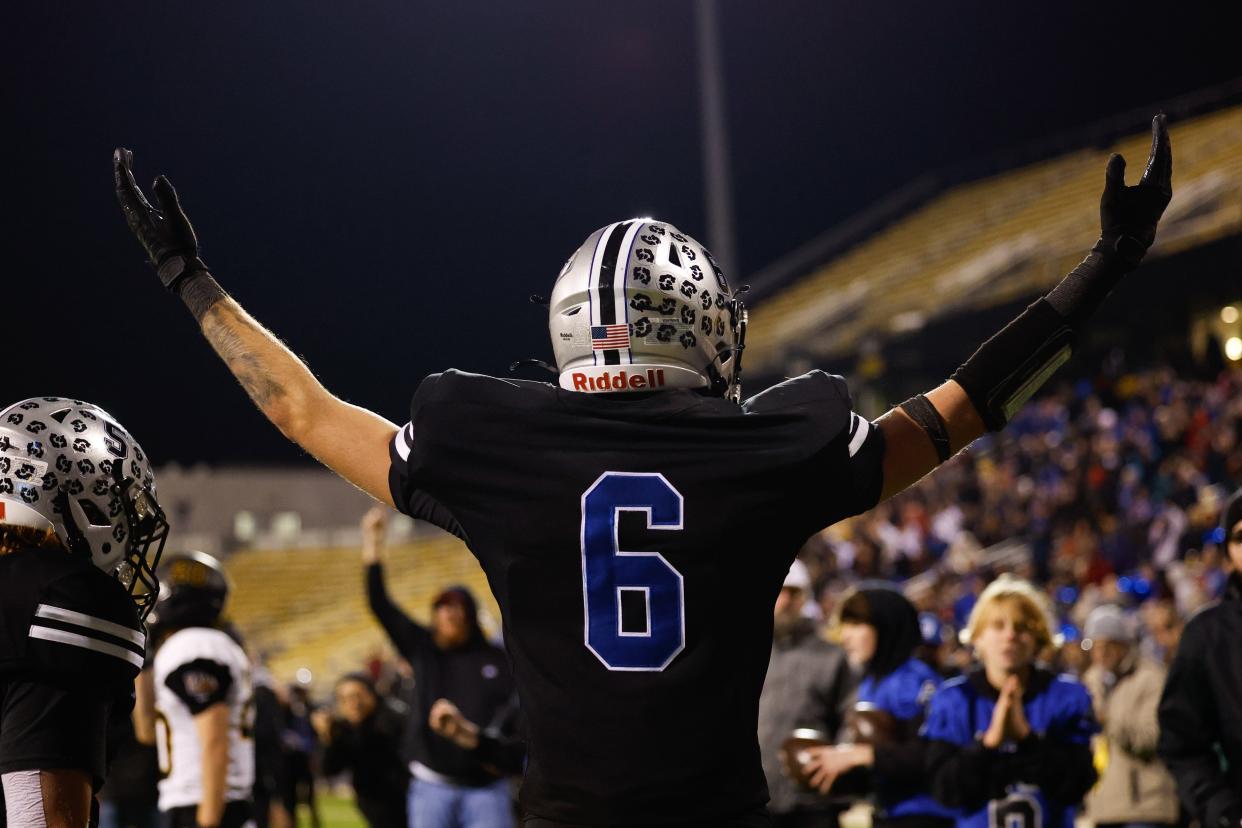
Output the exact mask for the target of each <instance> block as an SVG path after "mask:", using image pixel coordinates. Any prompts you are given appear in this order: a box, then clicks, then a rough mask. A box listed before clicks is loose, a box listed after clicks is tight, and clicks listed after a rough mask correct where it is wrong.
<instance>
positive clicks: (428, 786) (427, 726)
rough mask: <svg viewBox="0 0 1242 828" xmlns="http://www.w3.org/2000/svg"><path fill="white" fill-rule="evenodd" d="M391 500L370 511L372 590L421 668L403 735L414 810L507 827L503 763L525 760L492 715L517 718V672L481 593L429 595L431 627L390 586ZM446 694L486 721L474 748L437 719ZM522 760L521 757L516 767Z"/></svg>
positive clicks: (430, 820)
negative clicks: (486, 631)
mask: <svg viewBox="0 0 1242 828" xmlns="http://www.w3.org/2000/svg"><path fill="white" fill-rule="evenodd" d="M384 530H385V510H384V509H383V508H382V507H376V508H375V509H372V510H371V511H370V512H368V513H367V516H366V517H365V518H364V519H363V562H364V563H365V564H366V588H367V598H368V600H369V602H370V605H371V611H372V612H373V613H374V614H375V617H376V619H377V620H378V621H379V622H380V625H381V626H383V628H384V631H385V632H386V633H387V634H388V638H389V639H390V640H391V641H392V644H393V646H394V647H395V648H396V650H397V652H398V653H400V654H401V656H402V657H403V658H405V659H406V660H407V661H408V662H409V663H410V665H411V666H412V667H413V668H414V693H413V698H412V699H409V700H408V701H409V704H410V717H409V720H408V724H407V726H406V731H405V738H404V750H403V753H404V757H405V759H406V760H407V761H408V762H409V765H410V774H411V775H412V777H413V779H411V781H410V790H409V803H408V804H409V807H408V817H409V822H410V825H411V826H415V825H416V826H418V828H507V827H508V826H512V825H513V807H512V804H511V802H510V795H509V786H508V782H507V780H506V779H505V778H504V776H503V773H507V772H515V771H517V770H520V765H521V761H520V758H515V755H514V754H515V753H516V754H517V755H518V757H520V753H521V751H520V747H516V746H515V744H514V742H513V740H512V739H509V738H506V737H505V736H503V735H501V734H499V733H497V732H496V729H495V728H493V727H490V725H491V723H493V722H495V721H497V720H498V718H504V719H506V720H511V719H512V698H513V695H514V690H515V688H514V683H513V676H512V673H511V672H510V669H509V662H508V660H507V659H506V658H505V654H504V651H503V650H502V649H500V648H499V647H497V646H495V645H493V644H491V643H489V642H488V641H487V639H486V638H485V637H484V635H483V631H482V629H481V628H480V627H479V619H478V607H477V605H476V604H475V600H474V596H473V595H471V593H470V591H469V590H468V589H466V588H465V587H462V586H453V587H449V588H448V589H445V590H444V591H442V592H441V593H440V594H439V595H437V596H436V598H435V600H434V601H433V602H432V623H431V627H430V628H427V627H424V626H422V625H421V624H418V623H416V622H415V621H414V620H413V619H412V618H410V617H409V616H408V615H406V614H405V612H404V611H403V610H402V609H401V608H400V607H398V606H397V605H396V604H395V603H393V601H392V599H391V598H390V597H389V595H388V591H387V589H386V588H385V586H384V569H383V564H382V563H381V561H380V547H381V546H382V543H383V535H384ZM441 699H447V700H448V701H449V702H451V703H452V704H453V706H454V707H455V708H456V709H457V710H459V711H460V712H461V715H462V716H464V717H465V718H466V719H468V720H469V721H471V722H479V723H486V725H489V726H485V727H484V728H483V729H482V731H481V737H480V738H479V739H478V741H477V744H476V745H475V747H474V748H473V749H467V748H465V747H462V746H461V745H460V744H458V743H457V742H455V741H452V740H450V739H447V738H445V737H444V736H441V735H439V734H438V733H437V732H436V731H435V730H434V729H433V727H432V723H431V714H432V708H433V707H434V706H435V704H436V702H437V701H439V700H441ZM515 765H516V767H515Z"/></svg>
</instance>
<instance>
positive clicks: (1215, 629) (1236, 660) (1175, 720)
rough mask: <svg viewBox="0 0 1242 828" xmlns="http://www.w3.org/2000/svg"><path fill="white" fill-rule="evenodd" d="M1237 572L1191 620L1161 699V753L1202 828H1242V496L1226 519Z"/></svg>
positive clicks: (1228, 509)
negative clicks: (1214, 600)
mask: <svg viewBox="0 0 1242 828" xmlns="http://www.w3.org/2000/svg"><path fill="white" fill-rule="evenodd" d="M1220 529H1221V536H1222V541H1223V543H1224V546H1225V549H1226V550H1227V551H1228V553H1229V560H1230V562H1231V563H1232V565H1233V572H1232V573H1231V574H1230V575H1229V580H1228V582H1227V585H1226V587H1225V594H1224V596H1223V597H1222V598H1221V600H1220V601H1219V602H1218V603H1216V604H1214V605H1211V606H1209V607H1207V608H1205V609H1203V610H1201V611H1200V612H1199V614H1198V615H1196V616H1195V617H1193V618H1191V619H1190V621H1189V622H1187V624H1186V628H1185V630H1184V631H1183V632H1182V638H1181V641H1180V642H1179V644H1178V649H1177V655H1175V656H1174V658H1173V664H1172V666H1171V667H1170V668H1169V676H1168V679H1167V680H1166V682H1165V685H1164V694H1163V695H1162V696H1161V698H1160V708H1159V717H1160V741H1159V744H1158V746H1157V752H1158V753H1159V755H1160V758H1161V759H1163V760H1164V762H1165V764H1166V765H1168V766H1169V770H1170V771H1172V773H1173V778H1174V779H1176V780H1177V791H1178V794H1179V795H1180V796H1181V800H1182V803H1183V804H1184V805H1185V806H1186V809H1187V810H1188V811H1190V813H1191V815H1192V816H1193V817H1195V818H1196V819H1198V820H1199V824H1200V825H1202V826H1203V828H1239V826H1242V490H1240V491H1238V492H1236V493H1235V494H1234V495H1233V497H1232V498H1230V500H1229V502H1228V503H1226V504H1225V509H1224V511H1223V512H1222V514H1221V525H1220Z"/></svg>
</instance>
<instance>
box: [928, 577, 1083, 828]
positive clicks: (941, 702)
mask: <svg viewBox="0 0 1242 828" xmlns="http://www.w3.org/2000/svg"><path fill="white" fill-rule="evenodd" d="M1050 618H1051V613H1050V612H1049V610H1048V608H1047V606H1046V599H1045V598H1044V597H1043V595H1042V594H1041V593H1040V592H1039V591H1038V590H1037V589H1036V588H1035V587H1034V586H1032V585H1031V584H1030V583H1028V582H1026V581H1024V580H1021V579H1020V578H1014V577H1011V576H1008V575H1002V576H1001V577H1000V578H997V579H996V580H995V581H993V582H992V583H991V584H989V585H988V587H987V588H986V589H984V591H983V592H982V593H981V594H980V595H979V600H978V602H977V603H976V604H975V607H974V609H973V610H972V611H971V613H970V619H969V621H968V623H967V626H966V633H967V636H968V638H969V640H970V642H971V643H972V644H973V645H974V648H975V654H976V656H977V657H978V659H979V662H980V664H979V666H978V667H975V668H972V669H970V670H967V672H966V674H965V675H963V676H960V677H958V678H955V679H951V680H949V681H947V682H945V683H944V685H943V686H942V687H941V688H940V689H939V690H937V691H936V694H935V695H934V696H933V697H932V700H931V704H930V705H929V706H928V711H927V724H926V726H925V727H924V729H923V737H924V738H925V739H927V740H928V741H929V746H928V748H927V751H928V753H927V759H928V769H929V771H930V773H931V787H932V793H933V794H934V795H935V796H936V798H937V799H938V800H940V801H941V802H942V803H944V804H945V805H948V806H950V807H953V808H956V809H958V817H957V828H996V826H1004V828H1073V826H1074V815H1075V809H1076V806H1077V805H1078V804H1079V803H1080V802H1081V801H1082V798H1083V796H1084V795H1085V794H1086V793H1087V791H1089V790H1090V789H1091V786H1092V785H1093V784H1095V780H1096V772H1095V768H1094V766H1093V764H1092V755H1091V747H1090V739H1091V736H1092V734H1094V733H1095V732H1096V731H1097V730H1098V729H1099V728H1098V727H1097V725H1096V722H1095V718H1094V716H1093V713H1092V708H1091V697H1090V695H1089V694H1088V693H1087V689H1086V688H1085V687H1084V686H1083V685H1081V684H1079V683H1078V681H1077V680H1075V679H1073V678H1071V677H1069V676H1066V675H1057V674H1056V673H1053V672H1051V671H1049V670H1047V669H1046V668H1044V667H1042V666H1040V665H1039V664H1037V663H1036V656H1037V655H1038V653H1039V652H1040V651H1041V650H1043V649H1044V648H1045V647H1047V646H1048V645H1049V644H1050V643H1051V641H1052V625H1051V622H1050Z"/></svg>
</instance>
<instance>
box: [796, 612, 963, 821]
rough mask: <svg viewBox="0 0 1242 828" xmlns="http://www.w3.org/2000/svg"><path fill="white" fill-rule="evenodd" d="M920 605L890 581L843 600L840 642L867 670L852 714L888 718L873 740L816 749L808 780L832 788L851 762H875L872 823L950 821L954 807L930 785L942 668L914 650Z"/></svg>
mask: <svg viewBox="0 0 1242 828" xmlns="http://www.w3.org/2000/svg"><path fill="white" fill-rule="evenodd" d="M922 640H923V637H922V633H921V630H920V628H919V616H918V611H917V610H915V608H914V605H913V604H911V603H910V602H909V601H908V600H906V598H905V596H903V595H902V594H901V593H900V592H898V591H897V590H895V589H891V588H888V587H875V588H869V589H860V590H858V591H857V592H854V593H853V594H852V595H850V596H849V597H848V598H846V599H845V601H844V603H842V605H841V646H842V647H843V648H844V649H845V653H846V657H847V658H848V659H849V660H850V664H851V665H852V666H854V667H855V668H856V669H859V670H860V671H861V672H862V673H863V679H862V682H861V683H860V684H859V686H858V704H857V706H856V708H855V716H870V717H872V719H873V720H876V719H877V718H878V719H879V720H880V721H882V722H883V724H881V726H880V727H879V728H878V729H877V730H878V731H884V733H883V736H882V737H881V738H877V739H875V740H874V743H873V744H861V743H860V744H846V745H836V746H832V747H825V748H814V749H812V751H811V752H812V758H811V761H810V762H809V763H808V766H807V770H808V771H810V772H811V774H812V775H811V783H812V784H813V785H815V786H816V787H817V788H818V789H819V790H820V791H821V792H823V793H828V792H829V790H830V789H831V787H832V784H833V782H834V781H835V780H836V779H837V778H838V777H839V776H841V775H842V774H844V773H846V772H848V771H851V770H853V769H854V768H859V767H865V768H870V769H871V777H872V784H871V787H872V792H873V799H874V802H875V806H876V810H875V814H874V816H873V818H872V825H873V826H875V828H895V826H899V825H900V826H902V828H950V826H952V824H953V814H952V812H951V811H950V810H948V809H947V808H945V807H944V806H942V805H940V804H939V803H938V802H936V801H935V800H934V799H933V798H932V796H931V793H930V791H929V789H928V787H927V781H926V774H925V764H926V760H925V745H924V744H923V742H922V741H921V740H920V739H919V738H918V732H919V728H920V727H921V726H922V724H923V715H924V712H925V708H926V705H927V702H928V700H930V699H931V696H932V693H934V692H935V690H936V688H937V687H939V686H940V676H939V675H938V674H937V673H936V671H935V670H933V669H932V668H931V667H929V666H928V665H927V664H926V663H925V662H923V661H921V660H919V659H918V658H916V657H915V656H914V651H915V649H916V648H917V647H918V646H919V644H921V643H922Z"/></svg>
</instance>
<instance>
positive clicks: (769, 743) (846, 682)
mask: <svg viewBox="0 0 1242 828" xmlns="http://www.w3.org/2000/svg"><path fill="white" fill-rule="evenodd" d="M810 597H811V578H810V575H809V573H808V572H807V569H806V566H805V565H804V564H803V563H802V562H801V561H798V560H795V561H794V562H793V566H791V567H790V569H789V574H788V575H786V576H785V583H784V585H783V586H782V587H781V592H780V596H779V597H778V598H777V599H776V607H775V609H774V617H773V622H774V623H773V626H774V634H773V640H772V660H771V662H770V663H769V664H768V675H767V679H766V680H765V682H764V685H763V693H762V695H761V696H760V697H759V751H760V754H761V756H762V758H763V772H764V775H765V776H766V777H767V781H768V794H769V796H770V797H771V800H770V801H769V802H768V810H769V811H770V812H771V814H772V824H773V826H774V828H836V826H837V824H838V820H837V818H838V816H839V815H840V813H841V811H842V810H843V806H841V805H837V804H834V803H830V802H827V801H825V799H824V798H823V797H821V796H819V795H818V794H814V793H808V792H804V791H802V790H801V789H799V788H798V786H797V785H796V784H795V783H794V781H793V780H792V779H790V778H789V777H788V776H787V775H786V774H785V772H784V770H783V769H782V765H781V758H780V749H781V745H782V744H783V743H784V741H785V740H786V739H788V738H789V736H790V734H791V733H793V731H794V730H795V729H797V728H813V729H815V730H818V731H821V732H823V733H825V734H826V735H828V736H829V737H830V738H835V736H836V735H837V731H838V730H840V728H841V724H842V722H843V720H844V717H845V714H846V713H847V712H848V710H849V706H850V703H851V701H852V696H853V691H854V685H855V683H856V682H855V678H854V676H853V675H852V674H851V672H850V669H849V664H848V663H847V662H846V660H845V652H844V651H843V650H842V649H841V648H840V647H838V646H836V645H835V644H830V643H829V642H827V641H825V640H823V639H822V638H820V637H819V635H818V630H817V625H816V623H815V621H814V620H813V619H811V618H808V617H807V616H806V615H804V614H803V608H804V607H805V606H806V603H807V600H808V599H809V598H810Z"/></svg>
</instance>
